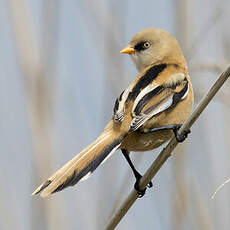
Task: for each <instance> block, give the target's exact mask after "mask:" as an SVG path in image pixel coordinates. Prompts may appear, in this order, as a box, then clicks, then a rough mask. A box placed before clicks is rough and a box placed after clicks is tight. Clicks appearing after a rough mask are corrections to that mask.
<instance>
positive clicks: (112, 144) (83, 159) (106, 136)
mask: <svg viewBox="0 0 230 230" xmlns="http://www.w3.org/2000/svg"><path fill="white" fill-rule="evenodd" d="M123 139H124V135H122V134H116V133H115V132H113V131H112V130H105V131H104V132H103V133H102V134H101V135H100V136H99V137H98V138H97V140H96V141H95V142H93V143H92V144H91V145H89V146H88V147H87V148H85V149H84V150H83V151H82V152H80V153H79V154H78V155H76V156H75V157H74V158H73V159H72V160H70V161H69V162H68V163H66V164H65V165H64V166H63V167H62V168H61V169H59V170H58V171H57V172H56V173H54V174H53V175H52V176H51V177H49V178H48V179H47V180H46V181H45V182H43V183H42V184H41V185H40V186H39V187H38V188H37V189H36V190H35V191H34V192H33V193H32V195H35V194H39V193H41V194H40V195H41V196H42V197H46V196H48V195H50V194H51V193H55V192H58V191H61V190H62V189H64V188H66V187H68V186H73V185H75V184H76V183H77V182H78V181H82V180H86V179H87V178H88V177H89V176H90V175H91V174H92V172H93V171H94V170H95V169H96V168H97V167H98V166H99V165H100V164H102V163H103V162H104V161H105V160H106V159H107V158H108V157H109V156H111V155H112V154H113V153H114V152H115V151H116V150H117V149H118V148H119V146H120V144H121V141H122V140H123Z"/></svg>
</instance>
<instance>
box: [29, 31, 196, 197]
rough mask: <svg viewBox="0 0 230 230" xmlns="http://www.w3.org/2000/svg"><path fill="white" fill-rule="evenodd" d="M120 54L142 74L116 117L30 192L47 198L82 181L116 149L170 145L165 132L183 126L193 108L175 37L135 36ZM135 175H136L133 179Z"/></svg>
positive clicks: (121, 101)
mask: <svg viewBox="0 0 230 230" xmlns="http://www.w3.org/2000/svg"><path fill="white" fill-rule="evenodd" d="M121 53H128V54H130V56H131V58H132V59H133V61H134V63H135V64H136V67H137V69H138V70H139V71H140V73H139V74H138V76H137V77H136V79H135V80H134V81H133V83H132V84H131V85H130V86H129V87H128V88H127V89H126V90H125V91H124V92H123V93H122V94H121V95H120V96H119V97H118V99H117V100H116V103H115V106H114V116H113V118H112V119H111V121H110V122H109V123H108V125H107V126H106V128H105V130H104V132H103V133H102V134H101V135H100V136H99V137H98V139H97V140H96V141H95V142H93V143H92V144H91V145H89V146H88V147H87V148H85V149H84V150H83V151H82V152H81V153H79V154H78V155H77V156H76V157H75V158H73V159H72V160H71V161H69V162H68V163H67V164H66V165H64V166H63V167H62V168H61V169H59V170H58V171H57V172H56V173H55V174H53V175H52V176H51V177H50V178H48V179H47V180H46V181H45V182H44V183H43V184H41V185H40V186H39V187H38V188H37V189H36V190H35V191H34V192H33V193H32V194H33V195H34V194H38V193H41V196H47V195H49V194H51V193H54V192H57V191H60V190H62V189H64V188H66V187H68V186H73V185H74V184H76V183H77V182H78V181H80V180H82V179H86V178H87V177H88V176H89V175H90V174H91V173H92V172H93V171H94V170H95V169H96V168H97V167H98V166H99V165H100V164H101V163H102V162H103V161H104V160H105V159H106V158H107V157H108V156H109V155H111V154H112V153H113V152H115V151H116V150H117V149H123V150H126V151H125V152H126V153H129V152H130V151H147V150H152V149H154V148H157V147H159V146H160V145H162V144H163V143H165V142H166V141H168V140H169V139H170V138H171V137H172V135H173V131H172V130H170V129H167V128H166V129H164V130H159V131H151V130H152V129H153V128H162V127H163V128H164V127H168V126H171V125H180V124H183V123H184V122H185V120H186V119H187V117H188V116H189V114H190V112H191V108H192V105H193V89H192V85H191V81H190V78H189V75H188V72H187V66H186V61H185V59H184V56H183V54H182V52H181V50H180V48H179V45H178V43H177V41H176V39H175V38H174V37H173V36H171V35H170V34H169V33H168V32H166V31H164V30H161V29H144V30H142V31H140V32H138V33H137V34H135V35H134V37H133V38H132V40H131V42H130V43H129V45H128V46H127V47H126V48H125V49H123V50H122V51H121ZM135 176H136V175H135Z"/></svg>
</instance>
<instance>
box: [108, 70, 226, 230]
mask: <svg viewBox="0 0 230 230" xmlns="http://www.w3.org/2000/svg"><path fill="white" fill-rule="evenodd" d="M229 76H230V66H229V67H228V68H227V69H226V71H225V72H223V73H222V74H221V75H220V76H219V78H218V79H217V80H216V82H215V84H214V85H213V86H212V87H211V89H210V90H209V92H208V93H207V94H206V95H205V97H204V98H203V99H202V100H201V102H200V104H199V105H198V106H197V107H196V109H195V110H194V111H193V113H192V114H191V116H190V117H189V118H188V119H187V121H186V122H185V123H184V124H183V125H182V127H181V128H180V130H179V132H178V133H179V135H180V134H182V133H184V132H185V131H187V130H189V129H190V127H191V126H192V125H193V123H194V122H195V121H196V120H197V119H198V117H199V116H200V114H201V113H202V112H203V110H204V109H205V108H206V106H207V105H208V104H209V102H210V101H211V100H212V99H213V97H214V96H215V95H216V93H217V92H218V90H219V89H220V88H221V87H222V85H223V84H224V82H225V81H226V80H227V79H228V77H229ZM177 144H178V142H177V141H176V138H175V137H173V138H172V139H171V141H170V142H169V143H168V145H167V146H166V147H165V148H164V149H163V150H162V151H161V152H160V154H159V155H158V157H157V158H156V160H155V161H154V162H153V163H152V165H151V166H150V167H149V169H148V170H147V171H146V173H145V174H144V176H143V177H142V179H141V181H140V188H141V189H144V188H145V187H146V186H147V184H148V183H149V181H151V180H152V179H153V177H154V176H155V175H156V173H157V172H158V171H159V170H160V168H161V167H162V165H163V164H164V163H165V162H166V160H167V159H168V158H169V157H170V156H171V153H172V151H173V150H174V149H175V147H176V146H177ZM137 198H138V194H137V192H136V190H134V189H133V190H132V191H131V193H130V194H129V196H128V197H127V199H126V200H125V201H124V203H123V204H122V205H121V207H120V209H118V211H117V212H116V213H115V215H114V216H113V218H112V219H111V220H110V222H109V224H108V225H107V227H106V230H112V229H114V228H115V227H116V226H117V225H118V223H119V222H120V221H121V219H122V218H123V217H124V216H125V214H126V213H127V212H128V210H129V209H130V208H131V206H132V205H133V203H134V202H135V201H136V199H137Z"/></svg>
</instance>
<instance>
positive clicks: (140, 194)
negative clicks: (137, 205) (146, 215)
mask: <svg viewBox="0 0 230 230" xmlns="http://www.w3.org/2000/svg"><path fill="white" fill-rule="evenodd" d="M141 177H142V176H140V177H138V178H137V179H136V182H135V184H134V189H135V190H136V191H137V194H138V198H141V197H143V196H144V195H145V192H146V189H147V187H148V188H151V187H153V183H152V181H150V182H149V183H148V185H147V187H145V188H144V189H140V186H139V182H140V180H141Z"/></svg>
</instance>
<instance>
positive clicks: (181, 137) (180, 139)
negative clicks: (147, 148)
mask: <svg viewBox="0 0 230 230" xmlns="http://www.w3.org/2000/svg"><path fill="white" fill-rule="evenodd" d="M181 126H182V124H173V125H167V126H162V127H157V128H151V129H148V130H144V131H139V132H141V133H152V132H156V131H160V130H170V129H171V130H173V133H174V135H175V137H176V139H177V141H178V142H183V141H184V140H185V139H186V138H187V137H188V134H189V133H191V131H190V130H188V131H185V132H184V133H182V134H180V135H179V134H178V131H179V129H180V127H181Z"/></svg>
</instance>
